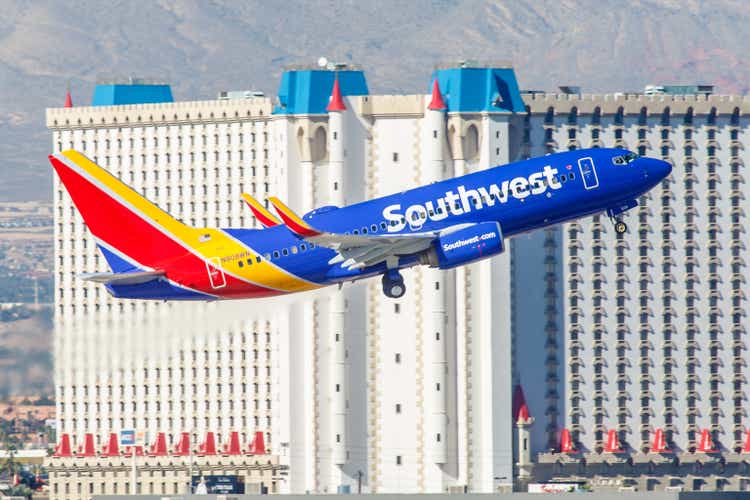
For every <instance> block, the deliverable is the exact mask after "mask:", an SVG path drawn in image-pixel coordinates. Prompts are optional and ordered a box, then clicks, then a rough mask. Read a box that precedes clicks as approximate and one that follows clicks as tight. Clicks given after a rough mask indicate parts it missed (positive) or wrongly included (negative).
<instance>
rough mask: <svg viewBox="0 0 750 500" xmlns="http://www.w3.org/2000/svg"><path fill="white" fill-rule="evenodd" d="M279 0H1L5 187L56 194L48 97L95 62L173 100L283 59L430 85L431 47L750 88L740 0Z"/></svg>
mask: <svg viewBox="0 0 750 500" xmlns="http://www.w3.org/2000/svg"><path fill="white" fill-rule="evenodd" d="M283 5H284V8H283V11H282V9H280V8H279V4H275V3H268V2H261V1H259V0H254V1H250V2H243V3H239V2H232V1H230V0H214V1H213V2H211V3H208V2H201V1H199V0H184V1H175V0H159V1H157V2H146V1H142V0H141V1H133V2H130V1H124V0H116V1H113V2H107V3H104V2H101V3H100V2H93V1H84V0H79V1H73V2H67V3H60V2H55V1H53V0H39V1H30V0H6V2H5V3H4V18H3V19H0V178H2V179H4V182H3V183H0V200H16V199H25V198H27V199H39V200H49V199H50V198H51V171H50V169H49V168H48V166H47V164H46V155H47V153H48V152H49V151H50V149H51V144H52V141H51V134H50V133H49V131H48V130H46V128H45V125H44V109H45V108H46V107H57V106H62V103H63V102H64V97H65V89H66V87H68V86H70V88H71V90H72V93H73V100H74V104H82V103H88V102H90V98H91V95H92V94H93V87H94V84H95V81H96V79H97V78H98V77H100V76H102V75H137V76H155V77H161V78H165V79H167V80H169V81H170V82H171V83H172V87H173V93H174V96H175V99H177V100H180V101H182V100H201V99H213V98H215V96H216V94H217V92H218V91H219V90H225V89H247V88H253V89H258V90H262V91H264V92H265V93H266V95H275V94H276V87H277V85H278V81H279V77H280V74H281V71H282V69H283V67H284V66H285V65H287V64H290V63H298V62H314V61H316V60H317V58H318V57H319V56H323V55H325V56H327V57H329V58H330V59H332V60H336V61H344V62H354V63H357V64H359V65H361V66H362V67H363V68H364V69H365V71H366V75H367V79H368V85H369V87H370V90H371V92H373V93H401V92H409V93H416V92H424V93H427V92H428V90H429V89H428V88H427V87H428V84H429V75H430V73H431V71H432V69H433V67H434V65H435V64H436V63H439V62H445V61H458V60H464V59H470V60H479V61H493V60H503V61H509V62H511V63H512V64H513V66H514V68H515V70H516V74H517V77H518V80H519V83H520V85H521V87H522V88H534V89H542V90H553V89H555V88H556V87H557V86H558V85H566V84H568V85H581V86H582V87H583V89H584V91H586V92H603V91H610V92H614V91H625V90H629V91H633V90H641V89H642V88H643V86H644V85H646V84H649V83H664V84H667V83H710V84H715V85H717V92H718V93H739V94H744V93H747V91H748V88H750V83H749V82H750V65H747V64H743V62H744V60H745V57H744V54H745V53H746V52H747V49H748V48H750V47H749V45H750V43H749V42H748V41H747V40H746V37H744V36H743V33H744V32H746V30H745V26H747V25H748V24H749V23H748V21H750V9H747V7H746V5H745V4H744V3H743V2H740V1H734V0H715V1H712V2H700V1H697V0H688V1H684V2H678V1H672V0H635V1H632V2H628V3H627V6H624V5H625V4H623V3H622V2H619V1H616V0H603V1H593V0H581V1H572V0H563V1H547V0H545V1H541V2H537V1H531V0H519V1H515V2H477V1H473V0H434V1H431V0H416V1H413V2H408V3H404V2H397V1H392V0H388V1H382V2H377V3H373V4H367V3H358V2H341V3H333V2H330V1H327V0H310V1H304V2H303V1H297V0H294V1H288V2H285V3H284V4H283Z"/></svg>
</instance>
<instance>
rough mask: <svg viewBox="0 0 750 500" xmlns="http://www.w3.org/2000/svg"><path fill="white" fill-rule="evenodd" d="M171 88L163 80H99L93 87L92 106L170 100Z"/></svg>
mask: <svg viewBox="0 0 750 500" xmlns="http://www.w3.org/2000/svg"><path fill="white" fill-rule="evenodd" d="M172 101H173V99H172V89H171V87H170V86H169V85H168V84H166V83H163V82H158V81H151V80H146V79H138V78H130V79H128V80H100V81H99V82H97V84H96V87H95V88H94V97H93V99H92V100H91V105H92V106H120V105H126V104H146V103H161V102H172Z"/></svg>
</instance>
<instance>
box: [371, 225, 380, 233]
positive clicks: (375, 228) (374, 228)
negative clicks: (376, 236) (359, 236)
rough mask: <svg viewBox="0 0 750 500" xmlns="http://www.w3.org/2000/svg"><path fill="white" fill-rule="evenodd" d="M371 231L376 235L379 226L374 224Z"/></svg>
mask: <svg viewBox="0 0 750 500" xmlns="http://www.w3.org/2000/svg"><path fill="white" fill-rule="evenodd" d="M370 231H372V232H373V233H376V232H377V231H378V225H377V224H373V225H372V226H370Z"/></svg>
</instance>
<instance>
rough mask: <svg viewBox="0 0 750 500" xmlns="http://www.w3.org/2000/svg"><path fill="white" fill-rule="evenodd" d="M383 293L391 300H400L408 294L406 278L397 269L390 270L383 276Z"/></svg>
mask: <svg viewBox="0 0 750 500" xmlns="http://www.w3.org/2000/svg"><path fill="white" fill-rule="evenodd" d="M383 293H384V294H385V296H386V297H389V298H391V299H399V298H401V297H403V296H404V294H405V293H406V285H404V277H403V276H401V273H399V272H398V270H397V269H389V270H388V271H386V272H385V274H383Z"/></svg>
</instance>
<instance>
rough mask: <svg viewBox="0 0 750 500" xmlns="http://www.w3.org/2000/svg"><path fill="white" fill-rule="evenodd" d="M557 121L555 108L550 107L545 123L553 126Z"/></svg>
mask: <svg viewBox="0 0 750 500" xmlns="http://www.w3.org/2000/svg"><path fill="white" fill-rule="evenodd" d="M554 121H555V108H553V107H552V106H550V107H549V108H547V114H546V115H545V116H544V123H546V124H548V125H551V124H552V122H554Z"/></svg>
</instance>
